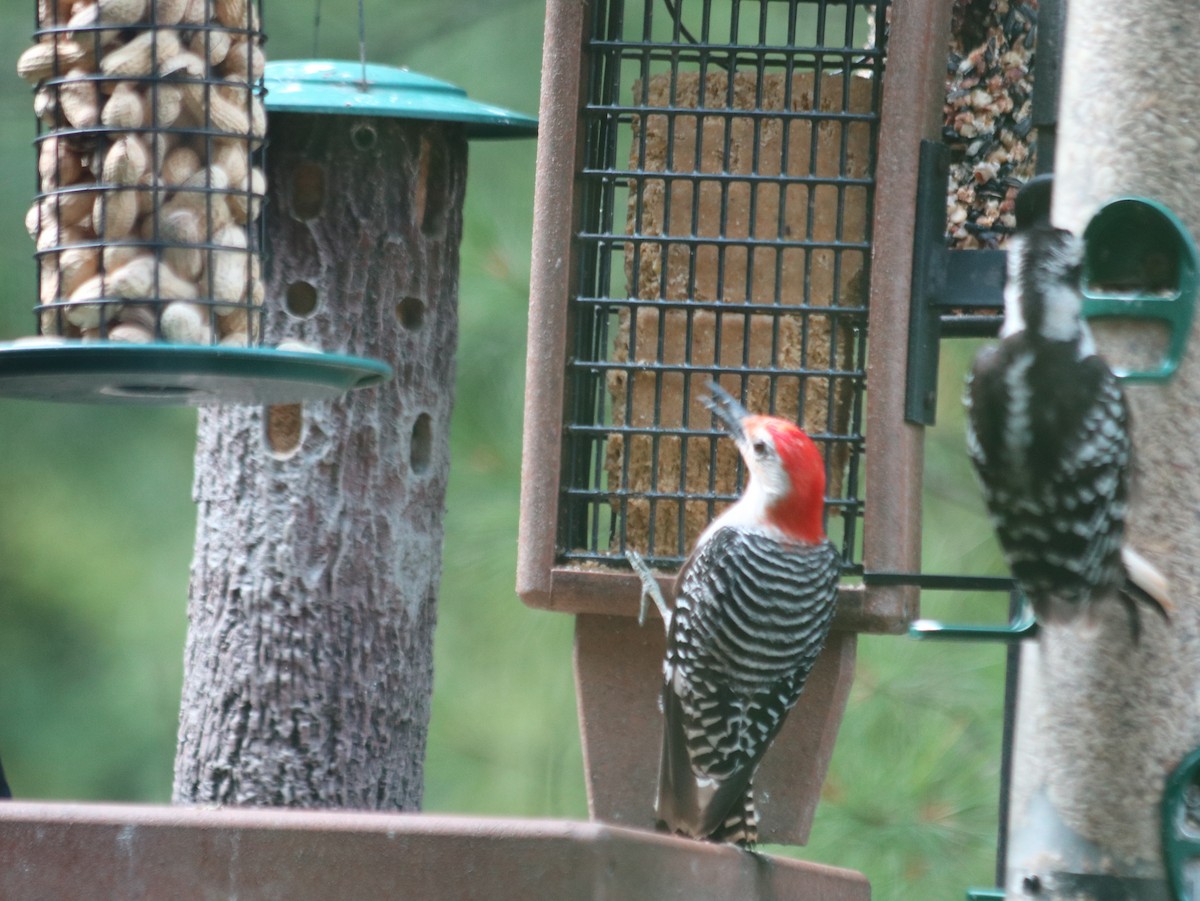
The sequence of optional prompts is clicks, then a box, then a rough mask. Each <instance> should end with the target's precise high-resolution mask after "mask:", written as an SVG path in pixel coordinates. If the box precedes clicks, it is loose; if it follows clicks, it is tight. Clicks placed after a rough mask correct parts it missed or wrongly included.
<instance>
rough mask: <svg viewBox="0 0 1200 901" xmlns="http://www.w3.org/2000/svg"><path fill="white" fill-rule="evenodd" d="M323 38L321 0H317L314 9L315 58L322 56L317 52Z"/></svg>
mask: <svg viewBox="0 0 1200 901" xmlns="http://www.w3.org/2000/svg"><path fill="white" fill-rule="evenodd" d="M320 39H321V0H316V2H315V3H314V10H313V52H312V55H313V59H317V58H318V57H320V55H321V54H320V53H318V52H317V44H318V43H319V42H320Z"/></svg>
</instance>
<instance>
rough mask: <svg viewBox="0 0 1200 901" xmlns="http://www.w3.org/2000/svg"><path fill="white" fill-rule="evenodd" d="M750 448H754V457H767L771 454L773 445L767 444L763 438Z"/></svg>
mask: <svg viewBox="0 0 1200 901" xmlns="http://www.w3.org/2000/svg"><path fill="white" fill-rule="evenodd" d="M750 446H751V447H752V448H754V456H756V457H765V456H767V454H769V453H770V452H771V445H769V444H767V442H765V441H763V440H762V439H761V438H760V439H759V440H758V441H755V442H754V443H753V444H752V445H750Z"/></svg>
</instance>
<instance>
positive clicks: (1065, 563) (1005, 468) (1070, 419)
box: [967, 332, 1132, 622]
mask: <svg viewBox="0 0 1200 901" xmlns="http://www.w3.org/2000/svg"><path fill="white" fill-rule="evenodd" d="M967 405H968V436H967V446H968V450H969V452H970V455H971V459H972V461H973V462H974V464H975V468H976V470H977V471H978V473H979V477H980V481H981V483H982V485H983V490H984V499H985V501H986V503H987V507H988V511H989V513H990V514H991V517H992V521H993V524H994V525H995V527H996V532H997V535H998V537H999V539H1000V545H1001V547H1002V548H1003V550H1004V554H1005V556H1006V558H1007V560H1008V563H1009V566H1010V567H1011V569H1012V573H1013V576H1014V578H1015V579H1016V580H1017V582H1018V583H1019V584H1020V586H1021V588H1022V590H1023V591H1024V592H1025V595H1026V597H1028V598H1029V600H1030V601H1031V602H1032V604H1033V606H1034V611H1035V613H1036V614H1037V616H1038V618H1039V620H1041V621H1043V622H1047V621H1050V622H1055V621H1063V620H1069V619H1072V618H1074V617H1075V616H1076V615H1078V614H1079V613H1080V612H1082V610H1084V609H1085V608H1086V606H1087V605H1088V604H1089V603H1091V602H1092V601H1093V600H1099V599H1101V598H1103V597H1105V596H1109V595H1110V594H1111V593H1112V592H1113V591H1114V590H1116V589H1119V588H1121V586H1123V585H1124V582H1125V567H1124V564H1123V562H1122V540H1123V533H1124V522H1125V516H1126V512H1127V508H1128V495H1129V472H1130V469H1131V458H1132V448H1131V444H1130V437H1129V414H1128V411H1127V409H1126V404H1125V398H1124V396H1123V394H1122V392H1121V389H1120V386H1119V384H1118V382H1117V380H1116V378H1115V377H1114V376H1113V374H1112V372H1111V371H1110V370H1109V368H1108V366H1107V365H1106V364H1105V363H1104V361H1103V360H1101V359H1100V358H1099V357H1097V356H1094V355H1092V356H1086V357H1084V358H1082V359H1079V358H1078V355H1077V353H1076V352H1075V349H1074V348H1072V347H1068V346H1056V345H1055V344H1054V342H1046V341H1041V342H1038V341H1035V340H1034V339H1031V338H1029V337H1027V336H1026V334H1025V333H1023V332H1022V333H1018V334H1015V335H1012V336H1010V337H1008V338H1006V339H1005V340H1004V341H1002V342H1001V343H1000V344H999V345H998V346H996V347H994V348H989V349H987V350H985V351H984V352H982V353H980V355H979V356H978V357H977V359H976V362H975V365H974V367H973V371H972V375H971V379H970V381H969V383H968V389H967Z"/></svg>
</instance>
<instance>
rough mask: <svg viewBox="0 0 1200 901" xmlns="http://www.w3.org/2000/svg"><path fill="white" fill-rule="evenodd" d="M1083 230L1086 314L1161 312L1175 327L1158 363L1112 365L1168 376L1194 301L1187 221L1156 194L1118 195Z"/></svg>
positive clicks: (1155, 316) (1193, 257) (1129, 373)
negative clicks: (1138, 366) (1140, 366)
mask: <svg viewBox="0 0 1200 901" xmlns="http://www.w3.org/2000/svg"><path fill="white" fill-rule="evenodd" d="M1083 238H1084V260H1083V296H1084V301H1083V313H1084V315H1085V316H1087V317H1088V318H1089V319H1096V318H1120V319H1150V320H1155V321H1158V322H1161V323H1162V324H1163V325H1165V326H1166V328H1167V330H1168V333H1169V339H1168V343H1167V349H1166V354H1165V356H1164V358H1163V360H1162V362H1161V363H1160V364H1159V366H1158V368H1156V369H1147V370H1120V369H1115V368H1114V372H1115V373H1116V375H1117V376H1118V377H1120V378H1122V379H1127V380H1132V381H1146V382H1165V381H1167V380H1168V379H1169V378H1171V376H1173V375H1174V374H1175V370H1177V369H1178V368H1179V363H1180V361H1181V360H1182V359H1183V353H1184V350H1185V349H1186V348H1187V340H1188V334H1189V333H1190V332H1191V327H1192V315H1193V311H1194V309H1195V302H1196V289H1197V284H1198V281H1197V279H1198V275H1197V271H1198V269H1200V261H1198V257H1197V252H1196V244H1195V242H1194V241H1193V240H1192V236H1191V233H1190V232H1189V231H1188V229H1187V226H1185V225H1184V224H1183V223H1182V222H1181V221H1180V220H1179V218H1178V217H1177V216H1176V215H1175V214H1174V213H1173V212H1171V210H1170V209H1168V208H1167V207H1166V206H1164V205H1163V204H1161V203H1159V202H1158V201H1155V200H1148V199H1147V198H1144V197H1119V198H1117V199H1116V200H1111V201H1109V202H1108V203H1106V204H1105V205H1104V206H1103V207H1101V208H1100V210H1099V211H1098V212H1097V213H1096V215H1095V216H1093V217H1092V221H1091V222H1089V223H1088V226H1087V228H1086V229H1085V230H1084V233H1083Z"/></svg>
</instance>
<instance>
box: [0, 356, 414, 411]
mask: <svg viewBox="0 0 1200 901" xmlns="http://www.w3.org/2000/svg"><path fill="white" fill-rule="evenodd" d="M391 376H392V370H391V367H390V366H388V365H387V364H385V363H381V362H379V361H378V360H369V359H363V358H361V357H347V356H342V355H339V354H329V353H315V352H314V353H307V352H304V351H295V350H274V349H270V348H255V347H251V348H246V347H209V346H206V345H181V344H105V343H99V344H80V343H77V342H63V343H53V344H41V343H34V342H32V341H28V342H21V341H17V342H13V343H9V344H0V395H4V396H7V397H18V398H26V399H31V400H53V401H65V402H70V403H120V404H131V403H132V404H159V405H162V404H176V405H179V404H190V405H195V406H198V405H202V404H216V403H245V404H282V403H298V402H300V401H312V400H325V399H330V398H335V397H338V396H340V395H342V394H345V393H346V392H347V391H349V390H351V389H353V388H365V387H368V386H370V385H376V384H379V383H380V382H383V381H386V380H387V379H389V378H391Z"/></svg>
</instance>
